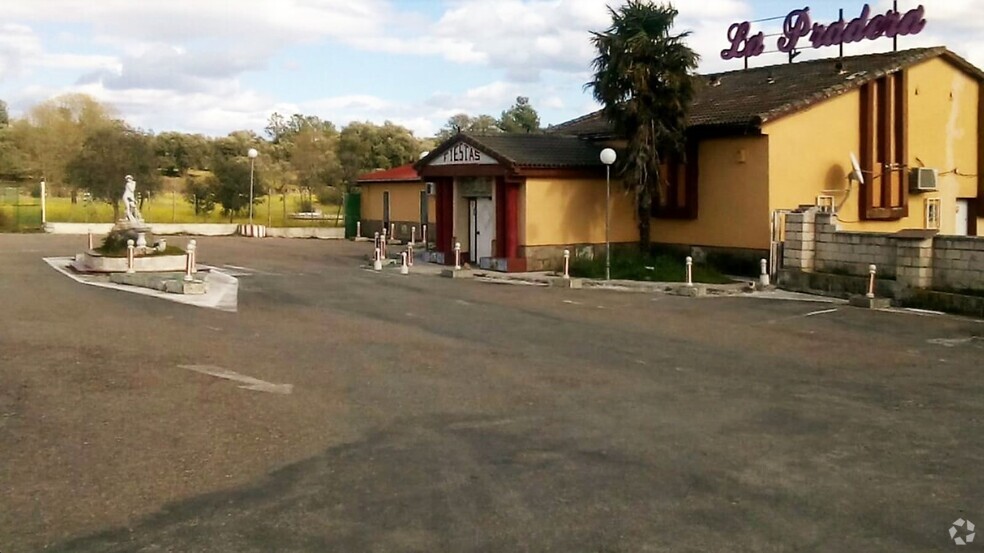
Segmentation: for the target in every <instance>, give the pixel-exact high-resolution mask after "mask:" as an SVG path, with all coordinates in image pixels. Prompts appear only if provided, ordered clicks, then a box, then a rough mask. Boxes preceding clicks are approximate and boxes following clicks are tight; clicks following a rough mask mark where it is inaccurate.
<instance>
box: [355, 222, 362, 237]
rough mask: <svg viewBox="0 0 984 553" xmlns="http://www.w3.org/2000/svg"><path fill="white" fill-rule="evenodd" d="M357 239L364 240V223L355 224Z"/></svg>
mask: <svg viewBox="0 0 984 553" xmlns="http://www.w3.org/2000/svg"><path fill="white" fill-rule="evenodd" d="M355 237H356V238H362V221H356V222H355Z"/></svg>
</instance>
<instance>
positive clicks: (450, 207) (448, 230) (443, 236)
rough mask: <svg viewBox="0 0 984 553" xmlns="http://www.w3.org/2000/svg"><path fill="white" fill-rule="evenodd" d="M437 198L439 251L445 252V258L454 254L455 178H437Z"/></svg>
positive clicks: (435, 180)
mask: <svg viewBox="0 0 984 553" xmlns="http://www.w3.org/2000/svg"><path fill="white" fill-rule="evenodd" d="M434 184H435V185H436V186H437V198H436V199H435V204H436V205H435V206H434V207H435V208H436V210H437V213H436V214H435V215H436V219H437V221H436V223H437V251H439V252H444V255H445V260H447V259H448V256H452V255H454V245H453V244H452V243H451V241H452V240H453V238H454V180H453V179H450V178H435V179H434Z"/></svg>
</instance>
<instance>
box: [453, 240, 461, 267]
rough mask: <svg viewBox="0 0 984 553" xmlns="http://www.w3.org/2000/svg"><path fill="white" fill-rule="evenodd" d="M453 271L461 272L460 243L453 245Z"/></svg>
mask: <svg viewBox="0 0 984 553" xmlns="http://www.w3.org/2000/svg"><path fill="white" fill-rule="evenodd" d="M454 270H455V271H460V270H461V242H455V243H454Z"/></svg>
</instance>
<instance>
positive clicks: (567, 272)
mask: <svg viewBox="0 0 984 553" xmlns="http://www.w3.org/2000/svg"><path fill="white" fill-rule="evenodd" d="M564 278H567V279H569V278H571V250H564Z"/></svg>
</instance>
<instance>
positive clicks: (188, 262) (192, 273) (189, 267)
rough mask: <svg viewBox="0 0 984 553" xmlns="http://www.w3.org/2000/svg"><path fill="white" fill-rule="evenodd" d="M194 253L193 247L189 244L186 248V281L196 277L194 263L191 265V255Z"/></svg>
mask: <svg viewBox="0 0 984 553" xmlns="http://www.w3.org/2000/svg"><path fill="white" fill-rule="evenodd" d="M193 253H194V252H193V248H192V247H191V245H190V244H189V245H188V248H187V249H186V250H185V276H184V279H185V280H186V281H190V280H193V279H194V278H195V271H194V269H192V265H191V263H192V262H191V256H192V255H193Z"/></svg>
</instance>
